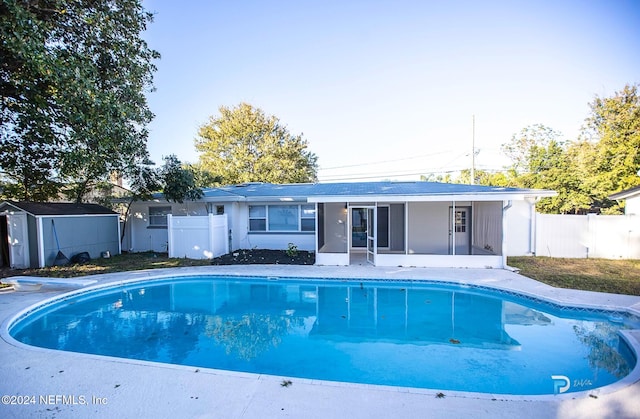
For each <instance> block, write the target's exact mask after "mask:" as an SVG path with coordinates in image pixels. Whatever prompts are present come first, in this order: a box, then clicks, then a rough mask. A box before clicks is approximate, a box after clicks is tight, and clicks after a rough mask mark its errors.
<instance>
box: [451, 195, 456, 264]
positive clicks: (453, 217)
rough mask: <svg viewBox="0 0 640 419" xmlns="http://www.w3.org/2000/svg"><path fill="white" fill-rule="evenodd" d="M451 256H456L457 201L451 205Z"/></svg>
mask: <svg viewBox="0 0 640 419" xmlns="http://www.w3.org/2000/svg"><path fill="white" fill-rule="evenodd" d="M451 254H452V255H453V256H455V255H456V201H452V205H451Z"/></svg>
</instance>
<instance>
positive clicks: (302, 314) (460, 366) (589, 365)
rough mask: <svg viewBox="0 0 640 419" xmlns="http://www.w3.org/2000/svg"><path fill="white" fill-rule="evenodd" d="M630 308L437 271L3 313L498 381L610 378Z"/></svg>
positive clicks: (220, 347)
mask: <svg viewBox="0 0 640 419" xmlns="http://www.w3.org/2000/svg"><path fill="white" fill-rule="evenodd" d="M638 328H640V321H639V320H638V318H636V317H633V316H630V315H628V314H627V313H625V312H611V311H602V310H584V309H572V308H569V307H563V306H559V305H555V304H551V303H547V302H545V301H542V300H538V299H534V298H526V297H524V296H519V295H516V294H513V293H508V292H499V291H496V290H491V289H488V288H484V287H478V286H464V285H456V284H450V283H442V282H425V281H415V282H402V281H384V282H376V281H371V280H366V281H365V280H362V281H357V280H350V281H344V280H298V279H290V278H277V279H276V278H255V277H246V278H238V277H204V276H197V277H190V278H185V277H180V278H170V279H162V280H153V281H138V282H134V283H127V284H123V285H118V286H113V287H108V288H104V289H99V290H91V291H82V292H77V293H72V294H69V295H66V296H63V297H61V298H59V299H56V300H54V301H51V302H48V303H46V304H44V305H41V306H38V307H34V308H32V309H30V310H28V311H27V312H25V313H24V314H23V315H21V316H20V317H19V318H17V319H16V320H15V321H13V322H12V323H11V324H10V325H9V333H10V334H11V336H13V337H14V338H15V339H16V340H18V341H20V342H23V343H25V344H28V345H33V346H39V347H43V348H50V349H58V350H65V351H73V352H83V353H91V354H98V355H107V356H115V357H121V358H131V359H140V360H146V361H155V362H163V363H172V364H180V365H190V366H194V367H203V368H214V369H223V370H231V371H243V372H252V373H260V374H272V375H278V376H288V377H302V378H312V379H319V380H330V381H342V382H353V383H366V384H382V385H390V386H402V387H416V388H429V389H439V390H459V391H471V392H482V393H495V394H522V395H535V394H554V393H558V392H567V393H570V392H576V391H583V390H590V389H594V388H598V387H602V386H606V385H608V384H611V383H613V382H616V381H618V380H620V379H622V378H623V377H625V376H626V375H627V374H628V373H629V371H630V370H631V369H632V368H633V367H634V366H635V363H636V359H635V356H634V354H633V352H632V351H631V350H630V348H629V347H628V346H627V344H626V342H625V341H624V339H622V338H621V336H620V333H619V331H621V330H625V329H638Z"/></svg>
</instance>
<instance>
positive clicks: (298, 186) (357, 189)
mask: <svg viewBox="0 0 640 419" xmlns="http://www.w3.org/2000/svg"><path fill="white" fill-rule="evenodd" d="M203 192H204V199H206V200H213V199H220V200H250V201H251V200H259V199H273V198H280V199H284V200H307V199H308V200H309V202H320V201H323V200H327V199H331V198H333V199H347V198H348V200H354V199H355V200H366V199H369V200H374V199H375V198H376V197H383V198H384V197H386V198H390V197H396V198H399V197H402V198H403V199H406V198H408V197H409V198H410V197H414V198H415V197H420V198H425V197H434V198H436V199H443V198H444V199H448V198H451V197H455V198H461V197H463V198H468V199H471V198H474V199H482V198H480V197H484V198H486V199H489V198H491V199H498V200H499V199H511V198H514V199H518V197H520V199H524V198H525V197H537V196H540V197H547V196H554V195H556V192H554V191H549V190H540V189H522V188H505V187H496V186H483V185H464V184H454V183H438V182H390V181H387V182H351V183H291V184H273V183H244V184H240V185H233V186H223V187H219V188H207V189H204V190H203Z"/></svg>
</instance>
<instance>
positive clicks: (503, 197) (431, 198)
mask: <svg viewBox="0 0 640 419" xmlns="http://www.w3.org/2000/svg"><path fill="white" fill-rule="evenodd" d="M556 195H557V193H556V192H553V191H540V192H539V193H538V192H537V191H536V193H521V192H518V193H496V194H457V195H446V194H441V195H364V196H362V195H354V196H312V197H309V199H308V200H309V202H310V203H316V202H317V203H320V202H391V201H393V202H448V201H474V202H478V201H508V200H514V201H524V200H525V199H526V198H530V197H551V196H556Z"/></svg>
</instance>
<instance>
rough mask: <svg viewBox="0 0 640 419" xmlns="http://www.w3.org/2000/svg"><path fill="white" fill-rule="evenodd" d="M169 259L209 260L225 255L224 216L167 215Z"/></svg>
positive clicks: (226, 224)
mask: <svg viewBox="0 0 640 419" xmlns="http://www.w3.org/2000/svg"><path fill="white" fill-rule="evenodd" d="M167 228H168V230H169V257H176V258H189V259H213V258H215V257H218V256H221V255H224V254H226V253H229V240H228V231H229V224H228V221H227V214H223V215H213V214H209V215H205V216H172V215H170V214H169V215H167Z"/></svg>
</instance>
